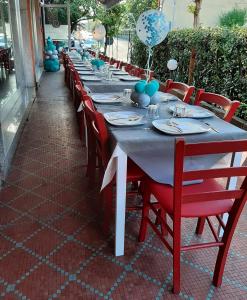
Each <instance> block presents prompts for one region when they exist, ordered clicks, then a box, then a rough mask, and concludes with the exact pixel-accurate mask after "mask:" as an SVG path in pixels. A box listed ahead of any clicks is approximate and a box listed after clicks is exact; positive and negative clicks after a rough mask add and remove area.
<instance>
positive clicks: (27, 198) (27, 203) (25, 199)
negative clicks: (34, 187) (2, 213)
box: [9, 192, 45, 212]
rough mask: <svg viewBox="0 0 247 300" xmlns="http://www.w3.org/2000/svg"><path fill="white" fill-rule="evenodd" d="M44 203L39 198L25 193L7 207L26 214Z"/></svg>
mask: <svg viewBox="0 0 247 300" xmlns="http://www.w3.org/2000/svg"><path fill="white" fill-rule="evenodd" d="M44 201H45V200H44V199H42V198H41V197H39V196H36V195H34V194H32V193H28V192H27V193H25V194H23V195H21V196H20V197H18V198H16V199H15V200H13V201H12V202H11V203H10V204H9V205H10V206H11V207H13V208H15V209H18V210H20V211H22V212H26V211H28V210H30V209H32V208H33V207H35V206H37V205H39V204H41V203H42V202H44Z"/></svg>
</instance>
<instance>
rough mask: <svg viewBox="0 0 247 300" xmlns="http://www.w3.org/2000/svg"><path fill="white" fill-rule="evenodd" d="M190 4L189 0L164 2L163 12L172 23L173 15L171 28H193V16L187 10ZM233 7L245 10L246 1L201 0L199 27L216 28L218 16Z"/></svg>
mask: <svg viewBox="0 0 247 300" xmlns="http://www.w3.org/2000/svg"><path fill="white" fill-rule="evenodd" d="M191 2H192V1H191V0H165V1H164V7H163V10H164V12H165V14H166V15H167V18H168V20H169V21H171V22H172V21H173V15H174V22H173V24H172V28H189V27H193V15H192V14H191V13H189V12H188V10H187V7H188V5H189V4H190V3H191ZM174 4H175V5H174ZM234 7H240V8H247V0H202V9H201V12H200V23H201V25H202V26H204V27H212V26H217V25H218V24H219V16H220V15H221V14H222V13H225V12H227V11H230V10H231V9H232V8H234ZM174 12H175V13H174Z"/></svg>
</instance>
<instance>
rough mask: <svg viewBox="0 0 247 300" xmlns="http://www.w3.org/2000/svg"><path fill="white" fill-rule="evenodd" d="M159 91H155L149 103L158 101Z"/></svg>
mask: <svg viewBox="0 0 247 300" xmlns="http://www.w3.org/2000/svg"><path fill="white" fill-rule="evenodd" d="M160 99H161V97H160V92H156V93H155V94H154V95H153V96H152V97H151V99H150V104H158V103H160Z"/></svg>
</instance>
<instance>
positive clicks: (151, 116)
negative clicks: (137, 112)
mask: <svg viewBox="0 0 247 300" xmlns="http://www.w3.org/2000/svg"><path fill="white" fill-rule="evenodd" d="M146 117H147V119H148V120H150V121H152V120H155V119H158V118H159V105H158V104H151V105H149V106H148V110H147V114H146Z"/></svg>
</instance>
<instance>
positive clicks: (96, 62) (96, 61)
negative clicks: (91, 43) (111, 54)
mask: <svg viewBox="0 0 247 300" xmlns="http://www.w3.org/2000/svg"><path fill="white" fill-rule="evenodd" d="M91 64H92V66H93V67H95V68H96V69H98V70H99V69H100V67H102V66H104V65H105V62H104V61H103V60H101V59H93V60H92V61H91Z"/></svg>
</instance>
